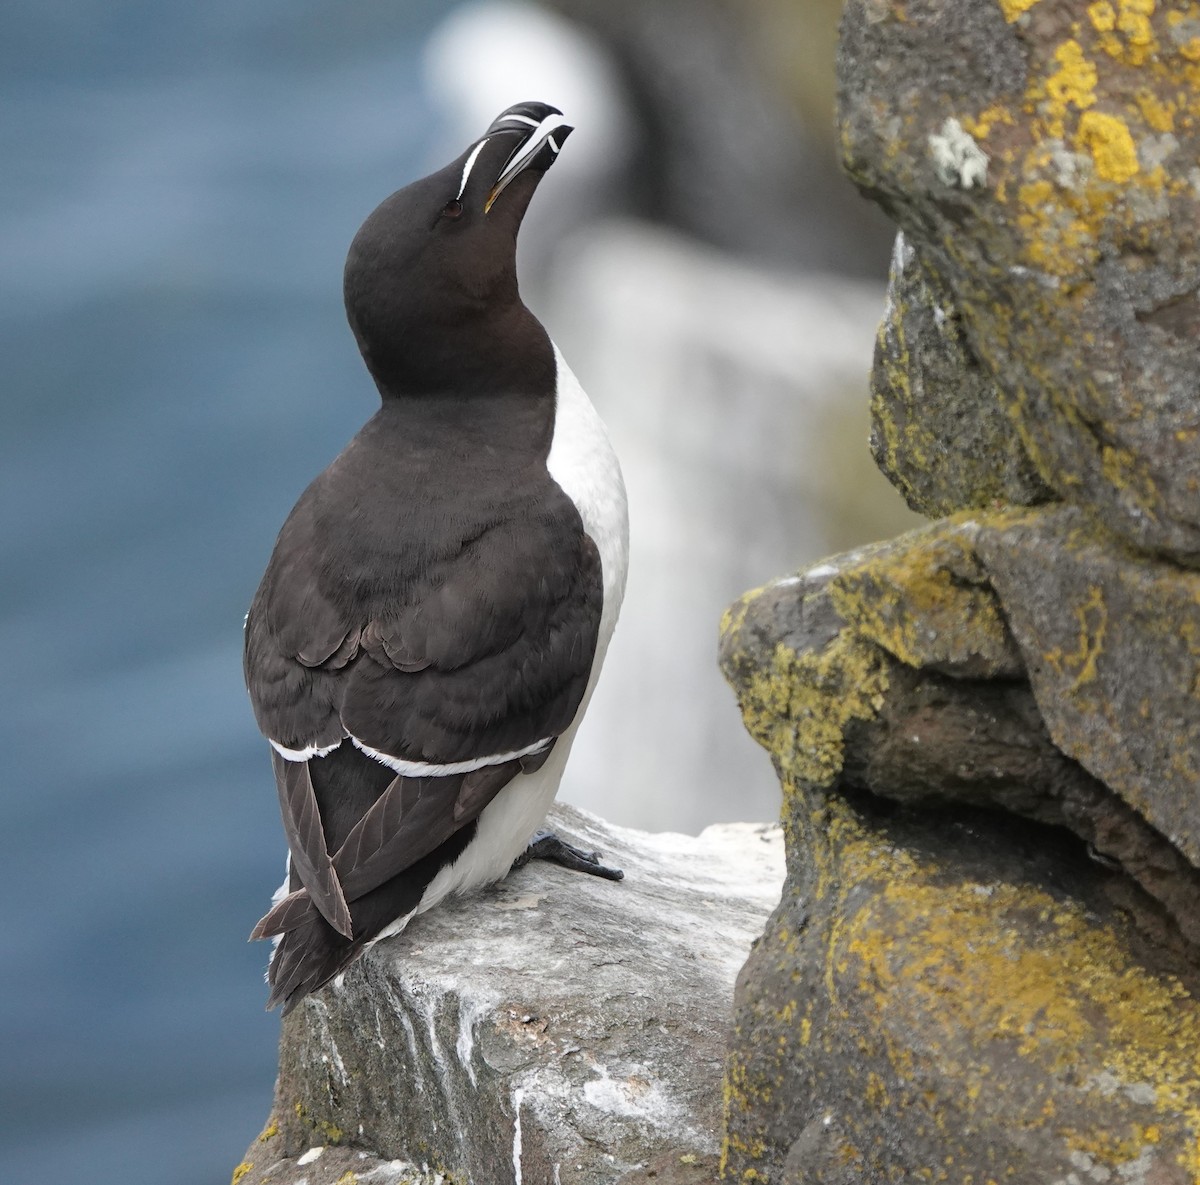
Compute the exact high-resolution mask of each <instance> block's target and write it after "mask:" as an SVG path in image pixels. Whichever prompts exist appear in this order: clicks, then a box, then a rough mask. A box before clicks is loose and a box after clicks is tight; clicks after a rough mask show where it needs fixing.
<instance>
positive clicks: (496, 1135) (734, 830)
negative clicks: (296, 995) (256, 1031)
mask: <svg viewBox="0 0 1200 1185" xmlns="http://www.w3.org/2000/svg"><path fill="white" fill-rule="evenodd" d="M551 825H553V826H554V828H555V829H556V830H557V831H558V832H559V834H560V835H562V836H563V837H564V838H566V839H568V840H570V841H571V842H574V843H576V844H578V845H580V846H583V847H585V848H589V849H591V848H595V849H599V850H600V851H601V852H602V853H603V854H604V857H605V860H606V861H607V862H608V863H611V864H616V865H618V866H619V867H621V868H623V869H624V872H625V879H624V881H622V882H620V883H617V884H613V883H611V882H608V881H601V880H598V879H596V878H594V877H590V876H584V875H580V874H578V873H572V872H569V871H567V870H565V869H563V868H559V867H557V866H551V865H545V864H540V863H538V862H533V863H531V864H529V865H526V866H525V867H524V868H521V869H519V870H517V871H516V872H514V873H512V874H511V875H510V876H509V877H508V878H507V879H506V880H505V881H503V882H502V883H501V884H500V885H498V886H495V887H494V888H493V889H491V890H489V891H485V892H482V893H479V894H477V895H474V896H471V897H468V898H465V899H460V900H457V901H451V902H448V903H446V904H444V905H442V906H440V907H439V908H438V909H436V910H433V911H431V912H430V913H428V914H425V915H423V916H422V917H419V918H417V919H416V920H415V921H414V922H413V923H412V924H410V926H409V927H408V929H407V930H406V931H405V932H404V933H403V934H401V935H399V936H397V937H396V938H394V939H389V940H387V941H385V942H383V943H380V944H379V945H378V946H377V947H376V948H375V949H374V950H373V951H371V952H369V953H368V954H367V955H366V956H365V957H364V958H362V959H360V960H359V961H358V963H356V964H354V965H353V966H352V968H351V970H350V972H349V973H348V974H347V975H346V977H345V980H344V982H343V983H342V985H341V987H340V988H338V987H332V986H331V987H330V988H327V989H324V990H322V991H321V992H318V993H317V994H316V995H315V996H313V997H310V998H309V999H308V1000H306V1001H305V1003H304V1004H303V1005H302V1006H301V1007H299V1008H297V1009H296V1011H295V1012H294V1013H293V1014H292V1015H291V1016H289V1017H288V1018H287V1019H286V1020H285V1021H284V1025H283V1035H282V1039H281V1047H280V1072H279V1081H278V1083H277V1087H276V1098H275V1106H274V1109H273V1111H272V1114H271V1117H270V1120H269V1122H268V1124H267V1127H266V1128H265V1130H264V1132H263V1135H262V1136H260V1137H259V1139H258V1140H256V1141H255V1142H254V1144H252V1145H251V1147H250V1148H249V1150H248V1151H247V1153H246V1156H245V1159H244V1161H243V1162H242V1164H241V1165H239V1166H238V1168H237V1170H235V1180H236V1181H237V1182H238V1185H260V1183H267V1182H270V1183H271V1185H300V1182H301V1181H304V1182H307V1185H334V1183H346V1182H350V1181H361V1182H373V1183H377V1185H400V1183H401V1182H409V1181H411V1182H415V1183H419V1185H433V1183H434V1182H438V1181H441V1182H445V1183H447V1185H449V1183H451V1182H457V1183H459V1185H466V1183H467V1182H473V1183H477V1185H483V1183H486V1185H510V1183H513V1182H520V1183H522V1185H555V1183H561V1185H601V1183H609V1182H625V1183H626V1185H635V1183H639V1182H647V1183H649V1182H655V1183H658V1185H669V1183H671V1182H676V1183H678V1185H684V1183H687V1182H700V1181H710V1180H712V1179H713V1177H714V1174H715V1171H716V1152H717V1149H718V1146H719V1140H720V1117H721V1073H722V1068H723V1062H724V1055H725V1045H726V1040H727V1036H728V1028H729V1019H730V1010H731V1001H732V993H733V984H734V980H735V977H736V975H737V973H738V969H739V968H740V967H741V965H742V963H743V962H744V961H745V958H746V954H747V952H748V950H749V948H750V944H751V942H752V940H753V939H754V938H755V937H756V936H757V935H758V934H759V933H761V931H762V927H763V923H764V922H765V920H766V918H767V915H768V914H769V913H770V911H771V909H772V908H773V907H774V905H775V904H776V902H777V901H778V899H779V889H780V885H781V883H782V879H783V852H782V839H781V835H780V831H779V828H778V826H775V825H765V824H761V825H760V824H732V825H722V826H716V827H710V828H708V829H707V830H705V831H704V832H703V833H701V835H699V836H695V837H693V836H685V835H675V834H658V835H651V834H647V833H644V832H637V831H629V830H625V829H622V828H618V827H612V826H609V825H608V824H605V823H603V822H602V821H601V820H599V819H597V818H595V817H594V816H591V815H587V814H585V813H584V812H581V811H577V810H574V809H573V808H570V807H565V806H559V807H556V808H555V810H554V812H552V815H551ZM318 1150H320V1151H318ZM306 1158H307V1159H306ZM347 1174H351V1175H350V1176H347Z"/></svg>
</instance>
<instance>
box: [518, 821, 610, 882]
mask: <svg viewBox="0 0 1200 1185" xmlns="http://www.w3.org/2000/svg"><path fill="white" fill-rule="evenodd" d="M530 860H549V861H550V862H551V863H553V864H561V865H562V866H563V867H564V868H572V869H574V870H575V871H576V872H586V873H588V874H589V875H590V876H602V877H603V878H604V879H605V880H606V881H619V880H624V879H625V874H624V873H623V872H622V871H621V870H620V869H619V868H609V867H608V865H607V864H601V863H600V853H599V852H585V851H583V850H582V849H581V848H577V847H574V846H573V845H572V844H569V843H566V842H565V841H564V840H561V839H559V838H558V836H557V835H555V834H554V832H553V831H538V832H536V833H535V834H534V837H533V838H532V839H531V840H530V841H529V847H527V848H526V849H525V850H524V851H523V852H522V853H521V854H520V855H519V856H518V857H517V858H516V859H515V860H514V861H513V863H512V866H513V868H520V867H522V865H525V864H528V863H529V861H530Z"/></svg>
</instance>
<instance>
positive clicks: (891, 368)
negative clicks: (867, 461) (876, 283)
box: [871, 232, 1054, 518]
mask: <svg viewBox="0 0 1200 1185" xmlns="http://www.w3.org/2000/svg"><path fill="white" fill-rule="evenodd" d="M871 453H872V455H873V456H874V458H875V463H876V464H877V465H878V466H879V468H880V469H881V470H882V471H883V472H884V474H886V476H887V477H888V479H889V480H890V481H891V483H892V484H893V485H894V486H895V487H896V488H897V489H898V490H899V491H900V492H901V494H903V495H904V500H905V501H906V502H907V503H908V505H909V506H910V507H911V508H912V509H913V510H915V511H917V512H918V513H920V514H925V515H929V516H930V517H933V518H936V517H939V516H941V515H944V514H953V513H954V511H956V510H965V509H968V508H971V507H985V506H992V505H994V504H995V503H997V502H1005V503H1014V504H1017V505H1035V504H1037V503H1039V502H1046V501H1048V500H1050V499H1051V498H1052V497H1053V496H1054V495H1053V493H1052V492H1051V490H1050V488H1049V487H1048V486H1047V485H1046V483H1045V482H1043V481H1042V479H1041V478H1040V477H1039V476H1038V474H1037V470H1036V469H1035V467H1034V464H1033V462H1032V461H1031V460H1030V458H1029V454H1028V453H1027V452H1026V451H1025V446H1024V445H1023V444H1022V443H1021V439H1020V436H1019V435H1018V433H1017V430H1016V427H1015V425H1014V423H1013V421H1012V419H1011V418H1010V417H1009V416H1008V414H1007V413H1006V412H1005V410H1004V408H1003V406H1002V404H1001V399H1000V395H999V393H998V392H997V390H996V384H995V382H994V381H993V379H992V376H991V372H990V371H989V370H987V369H986V368H985V367H984V366H982V365H981V364H980V362H979V360H978V359H977V358H976V357H975V355H974V354H973V353H972V351H971V347H970V345H969V343H968V341H967V338H966V334H965V332H964V330H963V326H962V323H961V318H960V315H959V313H958V310H957V309H956V308H955V306H954V300H953V298H952V297H951V295H950V293H949V292H948V291H947V290H946V288H945V286H944V285H943V284H942V282H941V281H940V280H939V279H938V278H937V276H936V275H934V273H933V272H932V271H931V270H930V269H929V268H928V267H927V266H926V265H925V263H924V262H923V261H922V260H921V257H920V255H919V254H918V252H917V250H916V249H915V248H914V247H913V246H912V244H911V243H909V242H907V241H906V239H905V237H904V234H903V232H901V233H900V234H898V235H897V236H896V244H895V249H894V251H893V254H892V269H891V275H890V277H889V279H888V297H887V307H886V309H885V311H884V316H883V322H882V323H881V325H880V327H879V334H878V336H877V338H876V342H875V365H874V368H873V369H872V372H871Z"/></svg>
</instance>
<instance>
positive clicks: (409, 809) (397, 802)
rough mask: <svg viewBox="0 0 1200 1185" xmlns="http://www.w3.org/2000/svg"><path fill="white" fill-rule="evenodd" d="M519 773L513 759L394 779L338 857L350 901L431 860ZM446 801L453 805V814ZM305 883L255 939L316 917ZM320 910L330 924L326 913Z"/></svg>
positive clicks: (274, 910)
mask: <svg viewBox="0 0 1200 1185" xmlns="http://www.w3.org/2000/svg"><path fill="white" fill-rule="evenodd" d="M520 772H521V766H520V763H519V762H517V761H511V762H505V763H504V764H502V765H492V766H487V767H485V768H483V769H481V770H477V771H476V772H475V773H471V774H460V775H454V776H450V777H445V778H401V777H397V778H395V779H393V781H392V782H391V784H390V785H389V786H388V788H387V789H386V790H385V791H384V793H383V794H382V795H380V797H379V798H378V799H377V800H376V802H375V804H374V805H373V806H372V807H371V808H370V810H368V811H367V813H366V814H365V815H363V817H362V818H361V819H360V820H359V821H358V823H357V824H356V825H355V826H354V827H353V828H352V829H351V831H350V834H349V835H348V836H347V837H346V840H345V842H344V843H343V844H342V846H341V847H340V848H339V849H338V851H337V853H336V854H335V855H334V857H333V861H332V864H333V868H334V871H335V872H336V873H337V879H338V880H339V882H340V884H341V887H342V890H343V891H344V893H345V896H346V899H347V900H349V901H357V900H358V899H359V898H360V897H362V896H364V895H365V894H367V893H369V892H370V891H371V890H372V889H376V888H378V887H379V886H380V885H381V884H383V883H384V881H387V880H390V879H391V878H392V877H393V876H395V875H396V873H397V872H398V871H403V870H404V869H405V868H408V867H410V866H411V865H412V864H415V863H416V862H417V861H418V860H420V859H421V858H422V857H423V856H427V855H428V854H429V853H430V852H432V851H433V850H434V848H436V847H438V846H439V845H440V844H442V843H443V842H445V840H447V839H449V838H450V836H451V835H452V834H453V833H454V832H455V831H456V830H457V829H458V828H459V827H461V826H463V825H464V824H465V823H468V822H470V821H471V820H472V819H474V818H476V817H477V816H478V815H479V813H480V811H482V810H483V808H484V807H485V806H487V804H488V803H489V802H491V801H492V799H493V798H495V796H496V795H497V794H498V793H499V792H500V791H501V790H502V789H503V788H504V787H505V786H506V785H507V784H508V783H509V782H510V781H511V780H512V779H513V778H514V777H516V775H517V774H518V773H520ZM447 802H450V803H452V805H451V808H450V809H449V810H447V809H446V805H447ZM304 883H305V886H306V887H304V888H302V889H298V890H297V891H296V892H294V893H289V894H288V895H287V896H286V897H285V898H283V900H282V901H280V902H278V903H277V904H276V905H275V906H274V907H273V908H272V909H271V911H270V912H269V913H268V914H267V915H266V916H265V917H264V918H263V919H262V920H261V921H260V922H259V923H258V925H257V926H255V928H254V931H253V933H252V934H251V935H250V937H251V938H252V939H256V938H269V937H271V936H272V935H274V934H283V933H285V932H286V931H288V930H292V929H294V928H295V927H296V926H299V925H300V924H301V923H303V922H305V921H307V920H308V919H309V918H310V917H311V916H312V910H313V909H314V908H318V907H317V905H316V902H315V901H314V899H313V897H312V895H311V894H310V892H309V890H308V888H307V882H304ZM319 912H320V913H321V915H322V916H323V917H325V918H326V920H327V921H328V920H329V918H328V917H327V915H326V914H325V911H324V910H323V909H319ZM335 928H336V927H335ZM347 937H350V935H349V934H347Z"/></svg>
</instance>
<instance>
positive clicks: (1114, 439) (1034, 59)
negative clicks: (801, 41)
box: [839, 0, 1200, 562]
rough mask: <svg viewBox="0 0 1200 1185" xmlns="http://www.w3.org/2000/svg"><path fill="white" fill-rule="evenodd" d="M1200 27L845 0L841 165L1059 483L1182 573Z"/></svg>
mask: <svg viewBox="0 0 1200 1185" xmlns="http://www.w3.org/2000/svg"><path fill="white" fill-rule="evenodd" d="M1198 31H1200V15H1198V14H1197V11H1196V10H1195V8H1194V6H1192V5H1189V4H1173V5H1165V4H1158V5H1155V4H1154V3H1153V2H1151V0H1113V2H1112V3H1109V0H1098V2H1097V3H1093V4H1084V3H1081V2H1079V0H962V2H961V3H957V4H946V3H943V2H942V0H904V2H902V0H894V2H893V0H850V3H848V4H847V6H846V9H845V16H844V20H843V29H842V43H841V54H840V60H839V76H840V85H841V109H840V119H841V131H842V151H843V158H844V162H845V164H846V167H847V169H848V170H849V172H850V175H851V176H852V177H853V178H854V180H855V181H857V182H858V184H859V185H860V186H861V187H862V188H863V189H864V191H865V192H867V193H868V194H869V195H870V196H872V197H874V198H875V199H876V200H877V201H879V203H880V204H881V205H882V206H883V207H884V209H885V210H886V211H887V212H888V213H889V214H891V215H892V216H893V218H894V219H895V220H896V221H897V222H898V223H899V224H900V226H901V227H902V229H903V230H904V232H905V235H906V238H907V240H908V242H909V243H910V244H911V245H912V246H913V247H914V248H915V249H916V251H917V252H918V253H919V256H920V259H921V261H922V265H923V266H924V267H925V268H926V269H928V270H929V272H930V273H931V274H933V275H934V276H936V277H937V284H938V285H939V286H940V287H941V288H944V289H945V291H946V292H948V293H949V295H950V298H951V300H952V302H953V307H954V308H955V309H956V310H957V311H958V313H959V314H960V315H961V323H962V327H963V330H964V332H965V337H966V342H967V344H968V347H969V350H970V353H971V354H972V355H973V356H974V357H976V358H978V359H979V360H980V361H981V362H982V363H983V365H984V366H985V367H986V370H987V373H988V375H989V376H990V379H991V381H993V382H994V383H995V385H996V390H997V392H998V395H999V399H1000V403H1001V406H1002V407H1003V409H1004V411H1005V412H1006V413H1007V415H1008V416H1009V417H1010V418H1011V420H1012V422H1013V424H1014V426H1015V429H1016V431H1017V433H1018V434H1019V435H1020V438H1021V441H1022V442H1023V444H1024V446H1025V449H1026V450H1027V451H1028V453H1029V455H1030V457H1031V458H1032V460H1033V462H1034V464H1035V465H1036V466H1037V469H1038V472H1039V474H1040V476H1041V478H1042V480H1043V481H1044V482H1045V483H1046V484H1047V485H1049V486H1050V487H1051V488H1052V489H1054V490H1056V491H1057V492H1058V493H1059V495H1061V496H1062V497H1064V498H1067V499H1071V500H1076V501H1086V502H1087V503H1088V504H1089V505H1092V506H1094V507H1095V508H1096V509H1097V510H1098V511H1099V512H1100V513H1101V514H1102V515H1103V517H1104V519H1105V522H1106V524H1107V525H1108V526H1109V527H1110V528H1111V529H1112V530H1114V531H1116V532H1118V533H1120V534H1121V535H1123V536H1125V537H1126V538H1127V539H1129V540H1130V541H1131V542H1132V543H1134V544H1137V545H1139V546H1141V547H1144V548H1147V549H1152V550H1156V551H1160V552H1163V553H1165V554H1168V555H1171V556H1173V557H1175V558H1177V559H1180V560H1183V561H1186V562H1195V561H1196V560H1197V559H1200V447H1197V445H1198V442H1200V423H1197V419H1196V374H1197V371H1198V370H1200V297H1198V296H1197V290H1198V289H1200V172H1197V169H1198V167H1200V32H1198ZM901 303H902V302H901ZM1018 500H1022V501H1023V500H1024V499H1018ZM947 509H948V508H947ZM943 512H944V511H943Z"/></svg>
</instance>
